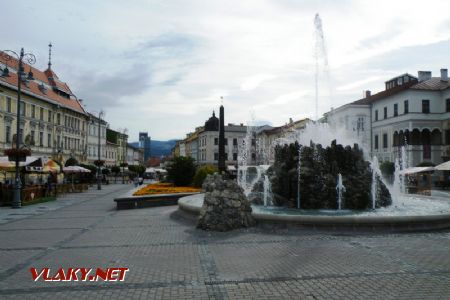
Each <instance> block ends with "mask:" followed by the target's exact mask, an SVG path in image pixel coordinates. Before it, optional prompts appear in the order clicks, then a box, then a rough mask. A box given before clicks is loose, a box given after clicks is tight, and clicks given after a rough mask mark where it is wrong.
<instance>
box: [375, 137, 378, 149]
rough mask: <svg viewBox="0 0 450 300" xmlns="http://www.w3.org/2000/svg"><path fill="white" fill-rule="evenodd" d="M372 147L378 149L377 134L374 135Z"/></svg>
mask: <svg viewBox="0 0 450 300" xmlns="http://www.w3.org/2000/svg"><path fill="white" fill-rule="evenodd" d="M374 144H375V145H374V148H375V149H378V135H375V141H374Z"/></svg>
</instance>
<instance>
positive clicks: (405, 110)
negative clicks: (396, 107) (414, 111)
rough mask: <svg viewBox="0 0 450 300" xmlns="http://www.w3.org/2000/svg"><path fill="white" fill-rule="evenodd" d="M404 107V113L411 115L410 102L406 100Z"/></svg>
mask: <svg viewBox="0 0 450 300" xmlns="http://www.w3.org/2000/svg"><path fill="white" fill-rule="evenodd" d="M403 105H404V112H405V114H407V113H409V102H408V100H405V101H404V102H403Z"/></svg>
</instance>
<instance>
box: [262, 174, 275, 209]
mask: <svg viewBox="0 0 450 300" xmlns="http://www.w3.org/2000/svg"><path fill="white" fill-rule="evenodd" d="M263 199H264V206H267V205H272V199H273V194H272V185H271V183H270V180H269V176H267V175H264V197H263Z"/></svg>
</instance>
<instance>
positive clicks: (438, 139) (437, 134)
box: [431, 129, 442, 145]
mask: <svg viewBox="0 0 450 300" xmlns="http://www.w3.org/2000/svg"><path fill="white" fill-rule="evenodd" d="M431 145H442V133H441V131H440V130H439V129H434V130H433V131H432V132H431Z"/></svg>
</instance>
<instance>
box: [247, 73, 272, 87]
mask: <svg viewBox="0 0 450 300" xmlns="http://www.w3.org/2000/svg"><path fill="white" fill-rule="evenodd" d="M274 78H275V76H274V75H271V74H257V75H253V76H250V77H247V78H245V79H244V82H243V83H242V84H241V90H243V91H251V90H254V89H256V88H257V87H258V86H259V85H260V84H261V83H263V82H264V81H268V80H271V79H274Z"/></svg>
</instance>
